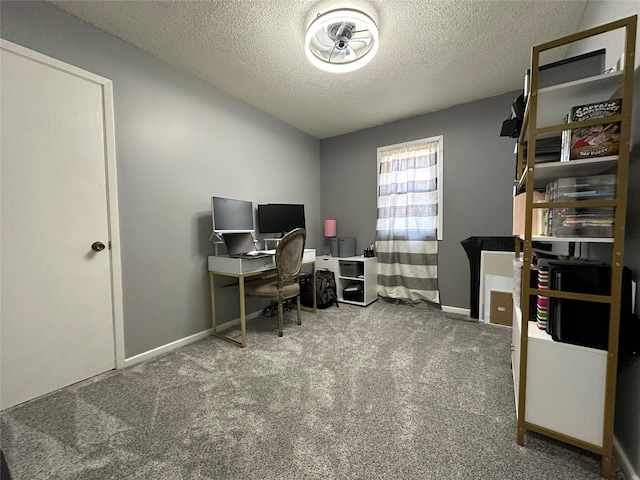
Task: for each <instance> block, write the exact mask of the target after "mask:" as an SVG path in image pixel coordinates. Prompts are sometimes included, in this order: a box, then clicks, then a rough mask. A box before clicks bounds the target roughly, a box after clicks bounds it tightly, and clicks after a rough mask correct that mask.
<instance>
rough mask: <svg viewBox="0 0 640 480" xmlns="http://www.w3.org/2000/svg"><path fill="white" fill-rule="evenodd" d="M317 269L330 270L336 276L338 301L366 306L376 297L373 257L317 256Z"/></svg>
mask: <svg viewBox="0 0 640 480" xmlns="http://www.w3.org/2000/svg"><path fill="white" fill-rule="evenodd" d="M316 267H317V269H318V270H322V269H326V270H331V271H332V272H333V274H334V276H335V277H336V290H337V292H336V293H337V295H338V301H339V302H342V303H350V304H352V305H360V306H363V307H366V306H367V305H369V304H370V303H372V302H374V301H375V300H377V299H378V291H377V290H378V283H377V275H378V272H377V262H376V258H375V257H362V256H361V257H330V256H326V255H323V256H320V257H317V263H316Z"/></svg>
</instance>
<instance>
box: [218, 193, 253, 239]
mask: <svg viewBox="0 0 640 480" xmlns="http://www.w3.org/2000/svg"><path fill="white" fill-rule="evenodd" d="M211 217H212V220H213V231H214V232H215V233H242V232H253V231H254V230H255V229H254V226H253V203H252V202H249V201H247V200H235V199H232V198H223V197H211Z"/></svg>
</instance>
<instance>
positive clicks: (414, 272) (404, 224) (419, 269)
mask: <svg viewBox="0 0 640 480" xmlns="http://www.w3.org/2000/svg"><path fill="white" fill-rule="evenodd" d="M441 152H442V148H441V140H435V141H428V140H425V143H421V144H417V145H416V144H412V145H411V146H400V147H399V148H390V149H379V151H378V160H379V162H378V163H379V165H378V168H379V171H378V219H377V223H376V256H377V261H378V294H380V295H381V296H383V297H387V298H392V299H398V300H404V301H410V302H416V301H423V300H426V301H428V302H433V303H438V304H439V303H440V294H439V291H438V227H439V218H438V215H439V202H438V170H439V169H438V162H441V161H442V159H441V158H438V157H439V156H440V154H441Z"/></svg>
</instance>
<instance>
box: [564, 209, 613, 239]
mask: <svg viewBox="0 0 640 480" xmlns="http://www.w3.org/2000/svg"><path fill="white" fill-rule="evenodd" d="M613 227H614V210H613V208H611V207H602V208H561V209H554V213H553V234H554V235H555V236H556V237H576V236H577V237H598V238H600V237H603V238H607V237H613Z"/></svg>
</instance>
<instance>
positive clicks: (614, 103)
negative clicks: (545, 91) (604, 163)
mask: <svg viewBox="0 0 640 480" xmlns="http://www.w3.org/2000/svg"><path fill="white" fill-rule="evenodd" d="M621 107H622V100H621V99H619V98H617V99H614V100H607V101H604V102H597V103H590V104H587V105H578V106H575V107H573V108H572V109H571V122H580V121H583V120H588V119H591V118H605V117H609V116H611V115H615V114H618V113H620V109H621ZM619 149H620V122H612V123H602V124H600V125H592V126H590V127H585V128H574V129H573V130H571V156H570V159H571V160H576V159H579V158H594V157H607V156H610V155H617V154H618V152H619Z"/></svg>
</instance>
